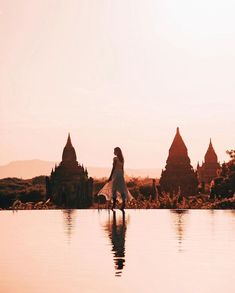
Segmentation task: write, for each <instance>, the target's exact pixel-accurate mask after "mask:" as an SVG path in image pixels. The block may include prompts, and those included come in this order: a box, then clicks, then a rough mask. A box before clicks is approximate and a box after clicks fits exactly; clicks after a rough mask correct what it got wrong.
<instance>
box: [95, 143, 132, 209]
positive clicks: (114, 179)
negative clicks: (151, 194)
mask: <svg viewBox="0 0 235 293" xmlns="http://www.w3.org/2000/svg"><path fill="white" fill-rule="evenodd" d="M114 155H115V157H114V158H113V168H112V171H111V174H110V176H109V179H108V183H106V184H105V186H104V187H103V188H102V189H101V190H100V191H99V193H98V195H101V194H102V195H104V196H105V197H106V199H107V200H110V199H111V197H112V200H113V205H112V210H113V209H114V208H115V207H116V201H117V195H121V198H122V206H121V210H124V208H125V202H126V199H127V198H128V199H131V198H132V196H131V194H130V192H129V191H128V190H127V187H126V183H125V179H124V158H123V155H122V151H121V149H120V148H119V147H116V148H115V149H114Z"/></svg>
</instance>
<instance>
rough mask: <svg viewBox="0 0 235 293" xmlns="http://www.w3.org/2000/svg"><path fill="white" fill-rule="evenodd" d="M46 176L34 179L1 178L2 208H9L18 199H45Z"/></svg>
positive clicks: (0, 199) (0, 194)
mask: <svg viewBox="0 0 235 293" xmlns="http://www.w3.org/2000/svg"><path fill="white" fill-rule="evenodd" d="M45 192H46V190H45V176H39V177H35V178H33V179H27V180H23V179H19V178H4V179H1V180H0V208H9V207H11V206H12V205H13V203H14V202H15V201H16V200H19V201H21V202H22V203H25V202H34V203H35V202H39V201H42V200H44V199H45Z"/></svg>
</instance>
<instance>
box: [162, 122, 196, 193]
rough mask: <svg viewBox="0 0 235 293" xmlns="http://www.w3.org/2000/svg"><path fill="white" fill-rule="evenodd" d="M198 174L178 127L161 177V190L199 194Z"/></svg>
mask: <svg viewBox="0 0 235 293" xmlns="http://www.w3.org/2000/svg"><path fill="white" fill-rule="evenodd" d="M197 185H198V180H197V174H196V172H195V171H194V170H193V167H192V166H191V165H190V159H189V156H188V150H187V147H186V146H185V143H184V141H183V139H182V137H181V135H180V132H179V127H177V131H176V135H175V138H174V140H173V142H172V145H171V147H170V149H169V156H168V158H167V161H166V168H165V170H163V171H162V174H161V178H160V186H161V191H162V192H163V191H164V192H169V193H170V194H173V193H177V192H178V191H180V192H181V195H184V196H190V195H195V194H197Z"/></svg>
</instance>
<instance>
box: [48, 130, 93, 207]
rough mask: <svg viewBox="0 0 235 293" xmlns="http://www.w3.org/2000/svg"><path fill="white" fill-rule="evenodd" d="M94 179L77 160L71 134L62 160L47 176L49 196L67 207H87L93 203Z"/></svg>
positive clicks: (58, 203) (59, 204)
mask: <svg viewBox="0 0 235 293" xmlns="http://www.w3.org/2000/svg"><path fill="white" fill-rule="evenodd" d="M92 187H93V179H92V178H91V177H90V178H89V177H88V172H87V169H86V168H84V167H83V165H80V164H79V163H78V161H77V156H76V152H75V149H74V147H73V145H72V142H71V138H70V134H69V135H68V139H67V143H66V145H65V147H64V150H63V154H62V161H61V163H60V164H59V166H55V168H54V169H52V171H51V176H50V177H46V192H47V198H51V199H52V201H53V202H55V203H56V204H57V205H58V206H61V207H65V208H87V207H89V206H90V205H91V203H92Z"/></svg>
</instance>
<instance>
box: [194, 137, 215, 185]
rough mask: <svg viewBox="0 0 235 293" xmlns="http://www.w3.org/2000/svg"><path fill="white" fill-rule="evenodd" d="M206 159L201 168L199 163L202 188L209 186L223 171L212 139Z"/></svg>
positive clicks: (198, 171) (198, 168)
mask: <svg viewBox="0 0 235 293" xmlns="http://www.w3.org/2000/svg"><path fill="white" fill-rule="evenodd" d="M204 158H205V162H202V165H201V166H200V165H199V163H198V165H197V173H198V180H199V183H200V184H201V185H202V186H204V185H209V184H210V183H211V181H212V180H213V179H214V178H216V177H217V176H218V175H219V171H220V169H221V167H220V164H219V162H218V158H217V155H216V153H215V150H214V148H213V145H212V142H211V139H210V143H209V147H208V149H207V152H206V154H205V157H204Z"/></svg>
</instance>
